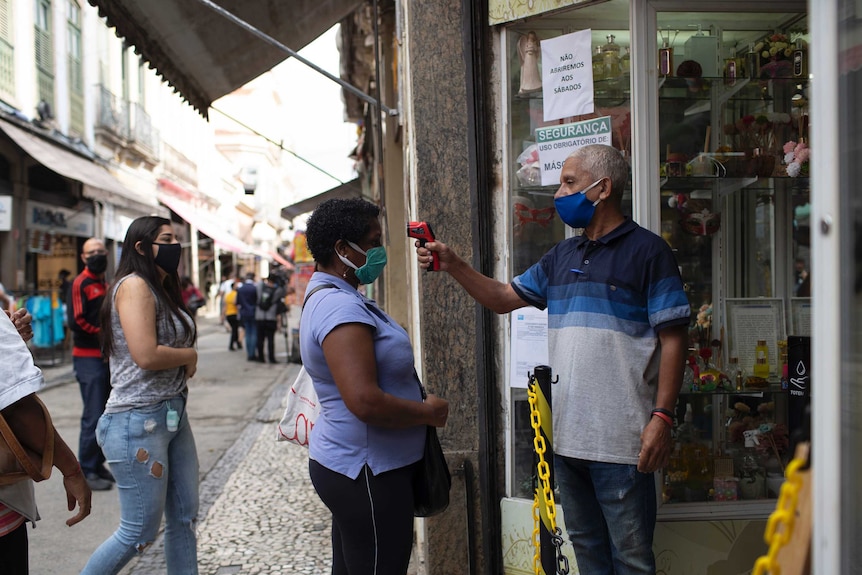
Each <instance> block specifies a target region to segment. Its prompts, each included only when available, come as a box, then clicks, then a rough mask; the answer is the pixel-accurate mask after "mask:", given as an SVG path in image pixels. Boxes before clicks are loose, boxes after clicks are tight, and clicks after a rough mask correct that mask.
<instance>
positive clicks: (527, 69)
mask: <svg viewBox="0 0 862 575" xmlns="http://www.w3.org/2000/svg"><path fill="white" fill-rule="evenodd" d="M518 55H519V56H520V58H521V87H520V89H519V90H518V93H519V94H528V93H530V92H535V91H537V90H541V89H542V76H541V74H540V73H539V37H538V36H536V33H535V32H527V34H526V36H521V37H520V38H519V39H518Z"/></svg>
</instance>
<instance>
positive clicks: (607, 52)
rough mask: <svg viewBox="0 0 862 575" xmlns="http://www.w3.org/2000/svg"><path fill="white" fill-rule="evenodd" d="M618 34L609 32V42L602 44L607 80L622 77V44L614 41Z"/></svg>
mask: <svg viewBox="0 0 862 575" xmlns="http://www.w3.org/2000/svg"><path fill="white" fill-rule="evenodd" d="M615 38H616V36H614V35H613V34H608V36H607V39H608V43H607V44H605V45H604V46H602V59H603V62H604V67H605V80H616V79H617V78H619V77H620V74H621V71H620V45H619V44H617V43H616V42H614V39H615Z"/></svg>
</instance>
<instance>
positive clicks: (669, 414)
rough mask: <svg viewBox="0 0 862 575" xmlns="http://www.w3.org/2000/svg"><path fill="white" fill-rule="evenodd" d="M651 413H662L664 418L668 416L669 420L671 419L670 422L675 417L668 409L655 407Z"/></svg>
mask: <svg viewBox="0 0 862 575" xmlns="http://www.w3.org/2000/svg"><path fill="white" fill-rule="evenodd" d="M652 412H653V413H663V414H665V415H666V416H668V417H669V418H671V420H673V418H674V417H676V414H674V412H672V411H671V410H669V409H665V408H663V407H656V408H655V409H653V410H652Z"/></svg>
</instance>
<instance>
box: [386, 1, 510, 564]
mask: <svg viewBox="0 0 862 575" xmlns="http://www.w3.org/2000/svg"><path fill="white" fill-rule="evenodd" d="M402 6H403V19H404V26H405V28H404V31H405V33H404V43H405V45H404V46H405V50H404V51H403V52H402V53H403V55H404V56H403V57H404V58H405V60H406V61H405V62H404V64H405V78H404V79H403V81H404V83H405V84H406V85H405V88H406V89H405V94H407V96H406V99H407V101H406V102H405V104H404V107H405V108H406V109H407V112H408V116H407V117H406V118H405V121H404V130H405V132H406V134H405V137H404V141H405V146H406V147H405V150H406V153H405V155H406V158H407V161H408V162H409V165H408V166H407V167H406V169H407V173H408V174H409V177H408V186H410V187H411V188H412V193H413V197H415V198H416V208H417V214H418V217H419V218H420V219H422V220H425V221H427V222H428V223H430V224H431V226H432V228H433V230H434V232H435V234H436V235H437V237H438V238H439V239H440V240H441V241H443V242H445V243H447V244H448V245H450V246H452V248H454V249H455V250H456V251H457V252H458V253H459V254H460V255H461V256H462V257H463V258H464V259H465V260H466V261H468V262H473V261H474V242H473V237H472V236H473V233H472V230H473V224H474V221H475V220H476V218H479V217H482V214H478V213H477V211H476V209H475V203H474V201H473V200H472V198H471V189H470V177H469V176H470V160H469V158H470V154H469V145H468V144H469V142H468V139H467V134H468V125H469V118H468V102H467V98H468V94H467V82H468V81H470V80H469V79H468V78H467V77H466V76H467V68H466V64H465V62H466V61H467V59H468V57H469V55H468V54H465V51H464V40H463V37H462V17H463V15H462V5H461V3H460V2H441V1H434V0H431V1H420V2H404V3H402ZM411 131H412V134H411V133H410V132H411ZM414 257H415V256H414ZM418 291H419V298H420V299H419V301H420V304H419V309H420V312H419V313H420V325H421V341H422V350H423V355H424V357H422V358H421V361H422V364H423V372H424V379H425V384H426V386H427V387H428V390H429V392H430V393H434V394H437V395H439V396H441V397H444V398H446V399H447V400H449V422H448V424H447V426H446V427H445V428H444V429H441V430H440V440H441V442H442V445H443V449H444V451H445V452H446V455H447V459H448V461H449V465H450V469H451V470H452V471H453V473H452V475H453V482H452V491H451V503H450V506H449V508H448V509H447V510H446V511H445V512H444V513H443V514H441V515H439V516H436V517H432V518H429V519H427V520H425V521H424V527H425V529H424V531H423V532H421V533H420V538H419V541H420V543H423V542H424V545H423V549H422V551H424V553H421V555H422V556H423V558H424V560H425V572H426V573H427V574H429V575H437V574H449V573H465V574H466V573H468V569H467V565H468V561H469V559H470V556H469V554H470V553H471V552H472V553H474V554H475V555H478V554H480V550H481V549H482V537H483V534H482V530H481V529H480V528H478V527H479V525H480V523H479V522H480V521H481V519H478V518H479V517H480V513H479V499H480V494H479V493H478V491H479V490H478V487H477V485H476V484H475V479H474V481H473V483H474V484H473V485H471V486H470V487H469V489H470V490H471V493H473V494H475V496H474V505H473V507H474V509H473V511H472V515H473V516H474V517H476V518H477V523H476V525H473V526H472V528H471V526H468V510H467V506H466V503H465V502H466V501H468V500H469V498H467V497H466V491H465V483H464V474H463V472H462V471H461V470H462V469H463V467H462V466H463V462H464V460H470V461H471V463H472V467H473V469H478V467H479V465H478V462H477V456H478V446H479V434H480V430H479V428H478V427H479V426H478V421H479V414H478V394H477V391H476V388H477V386H476V364H477V361H478V358H477V354H478V351H479V350H480V347H479V346H478V343H477V314H476V305H477V304H476V303H475V302H474V301H473V299H472V298H470V296H469V295H467V293H466V292H465V291H464V290H463V289H462V288H461V287H460V286H459V285H458V284H457V283H456V282H455V281H454V280H453V279H452V278H450V277H449V276H448V274H436V273H430V272H429V273H425V272H422V273H421V275H420V278H419V286H418ZM495 504H496V503H495ZM468 529H470V532H471V533H472V534H473V536H474V538H475V546H474V547H475V548H474V549H472V550H471V549H469V548H468V537H467V533H468ZM423 535H424V538H423V537H422V536H423ZM474 560H475V562H476V566H477V570H476V572H477V573H483V572H484V568H483V559H482V558H481V557H475V556H474Z"/></svg>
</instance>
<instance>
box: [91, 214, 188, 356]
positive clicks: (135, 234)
mask: <svg viewBox="0 0 862 575" xmlns="http://www.w3.org/2000/svg"><path fill="white" fill-rule="evenodd" d="M169 225H171V221H170V220H168V219H165V218H160V217H158V216H143V217H140V218H138V219H136V220H135V221H133V222H132V223H131V225H130V226H129V230H128V231H127V232H126V238H125V239H124V240H123V253H122V255H121V256H120V263H119V265H118V266H117V274H116V277H115V279H114V282H115V283H116V282H118V281H120V280H121V279H123V278H124V277H126V276H127V275H130V274H136V275H138V276H139V277H141V278H142V279H143V280H144V281H145V282H147V285H149V286H150V289H152V290H153V292H154V293H155V294H156V299H157V300H158V301H159V303H161V304H162V305H163V306H164V307H166V308H167V309H169V310H170V312H171V313H172V314H173V315H174V316H175V317H176V318H177V319H179V320H180V323H182V324H183V327H184V328H185V331H186V333H190V334H192V337H191V343H194V342H195V340H196V339H197V330H196V328H195V324H194V322H193V321H190V320H189V317H188V316H187V315H186V314H185V313H182V312H181V311H180V310H184V311H188V310H187V309H186V306H185V305H184V304H183V296H182V293H181V292H180V278H179V275H178V274H177V272H176V271H174V272H173V273H169V274H168V275H167V276H165V279H164V280H160V276H159V271H158V270H157V269H156V262H155V260H154V258H153V250H152V246H153V243H154V242H155V241H156V238H158V237H159V230H160V229H161V227H162V226H169ZM138 242H141V251H142V252H143V255H141V254H140V253H138V250H136V249H135V244H136V243H138ZM113 309H114V298H113V297H111V294H108V296H107V297H105V301H104V303H103V304H102V309H101V311H100V314H99V323H100V325H101V328H102V329H101V330H100V338H101V343H102V355H103V356H104V357H106V358H107V357H111V353H112V352H113V351H114V341H113V333H112V330H111V313H112V311H113ZM167 324H168V325H169V326H170V328H171V329H172V330H174V335H176V327H175V326H174V322H172V321H169V322H167Z"/></svg>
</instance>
